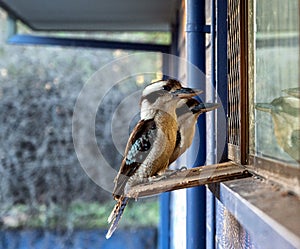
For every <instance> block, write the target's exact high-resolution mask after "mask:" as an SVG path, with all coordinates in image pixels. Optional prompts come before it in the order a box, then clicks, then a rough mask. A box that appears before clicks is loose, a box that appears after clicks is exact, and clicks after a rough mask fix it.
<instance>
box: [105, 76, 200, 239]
mask: <svg viewBox="0 0 300 249" xmlns="http://www.w3.org/2000/svg"><path fill="white" fill-rule="evenodd" d="M199 93H201V91H199V90H194V89H190V88H184V87H182V86H181V84H180V82H178V81H177V80H172V79H170V80H166V81H158V82H154V83H152V84H149V85H148V86H146V87H145V89H144V90H143V93H142V97H141V102H140V104H141V120H140V121H139V122H138V124H137V125H136V126H135V128H134V130H133V131H132V133H131V135H130V137H129V140H128V142H127V145H126V149H125V154H124V159H123V161H122V163H121V166H120V169H119V172H118V174H117V177H116V179H115V188H114V191H113V196H114V199H115V200H116V201H117V203H116V205H115V207H114V209H113V210H112V212H111V214H110V216H109V217H108V223H111V225H110V228H109V230H108V232H107V234H106V238H107V239H108V238H110V237H111V235H112V234H113V232H114V231H115V230H116V228H117V225H118V223H119V220H120V218H121V216H122V213H123V211H124V208H125V207H126V205H127V203H128V200H129V198H128V197H126V193H127V190H128V189H129V188H130V187H131V186H134V185H136V184H139V183H141V182H144V181H145V180H147V179H149V178H150V177H152V176H156V175H157V174H159V173H162V172H164V171H165V170H166V169H167V167H168V166H169V160H170V157H171V155H172V153H173V151H174V149H175V145H176V138H177V130H178V125H177V118H176V107H177V106H178V105H180V103H181V101H184V100H183V99H185V98H191V97H193V96H195V95H197V94H199Z"/></svg>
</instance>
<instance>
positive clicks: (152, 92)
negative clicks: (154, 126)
mask: <svg viewBox="0 0 300 249" xmlns="http://www.w3.org/2000/svg"><path fill="white" fill-rule="evenodd" d="M201 92H202V91H201V90H198V89H192V88H187V87H183V86H182V85H181V83H180V82H179V81H177V80H174V79H168V80H160V81H156V82H153V83H151V84H149V85H147V86H146V87H145V89H144V91H143V94H142V98H141V102H143V101H144V100H146V101H147V102H149V103H150V104H154V103H156V102H160V103H162V102H169V101H171V100H172V99H175V101H176V98H177V101H179V99H187V98H191V97H193V96H196V95H198V94H200V93H201Z"/></svg>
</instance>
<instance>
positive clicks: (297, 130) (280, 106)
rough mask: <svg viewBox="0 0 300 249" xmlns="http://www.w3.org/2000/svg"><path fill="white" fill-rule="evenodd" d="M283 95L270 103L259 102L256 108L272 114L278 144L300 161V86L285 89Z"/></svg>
mask: <svg viewBox="0 0 300 249" xmlns="http://www.w3.org/2000/svg"><path fill="white" fill-rule="evenodd" d="M283 92H285V93H287V94H289V96H282V97H279V98H276V99H273V101H272V102H271V103H270V104H268V103H257V104H256V105H255V108H256V109H257V110H259V111H263V112H268V113H270V114H271V115H272V119H273V124H274V135H275V137H276V140H277V144H278V145H279V146H280V147H281V148H282V149H283V150H284V151H285V152H286V153H287V154H289V156H290V157H292V158H293V159H295V160H296V161H297V162H298V163H300V88H290V89H286V90H283Z"/></svg>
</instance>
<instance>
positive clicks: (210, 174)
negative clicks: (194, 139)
mask: <svg viewBox="0 0 300 249" xmlns="http://www.w3.org/2000/svg"><path fill="white" fill-rule="evenodd" d="M249 176H251V174H250V173H249V172H248V171H247V170H246V168H245V167H243V166H241V165H238V164H236V163H234V162H226V163H220V164H213V165H208V166H201V167H196V168H190V169H187V170H183V171H179V172H176V173H174V174H173V175H171V176H167V177H166V178H163V179H161V180H158V181H151V182H147V183H143V184H139V185H136V186H133V187H132V188H131V189H129V191H128V193H127V196H128V197H130V198H138V197H145V196H151V195H155V194H159V193H162V192H168V191H172V190H177V189H182V188H190V187H196V186H201V185H205V184H209V183H216V182H223V181H228V180H233V179H238V178H244V177H249Z"/></svg>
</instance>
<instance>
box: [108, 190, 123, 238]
mask: <svg viewBox="0 0 300 249" xmlns="http://www.w3.org/2000/svg"><path fill="white" fill-rule="evenodd" d="M127 203H128V198H127V197H123V196H121V197H120V199H119V200H118V203H117V204H116V205H115V207H114V209H113V210H112V212H111V214H110V215H109V217H108V219H107V222H108V223H111V225H110V227H109V229H108V231H107V233H106V236H105V238H106V239H109V238H110V237H111V236H112V234H113V233H114V231H115V230H116V229H117V227H118V224H119V221H120V219H121V217H122V215H123V212H124V209H125V207H126V205H127Z"/></svg>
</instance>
